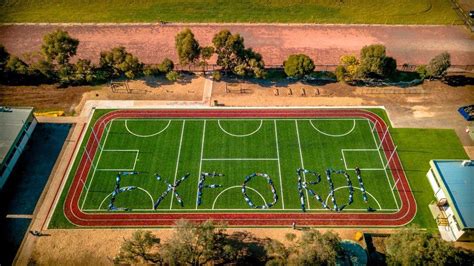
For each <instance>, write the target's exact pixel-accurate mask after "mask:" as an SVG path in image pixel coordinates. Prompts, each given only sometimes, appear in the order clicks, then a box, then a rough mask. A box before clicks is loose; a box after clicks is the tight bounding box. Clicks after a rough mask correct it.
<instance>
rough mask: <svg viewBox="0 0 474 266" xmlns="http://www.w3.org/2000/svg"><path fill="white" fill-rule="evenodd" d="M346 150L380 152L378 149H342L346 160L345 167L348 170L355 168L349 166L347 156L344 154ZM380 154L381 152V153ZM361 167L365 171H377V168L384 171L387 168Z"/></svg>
mask: <svg viewBox="0 0 474 266" xmlns="http://www.w3.org/2000/svg"><path fill="white" fill-rule="evenodd" d="M344 151H377V152H379V151H378V150H377V149H341V153H342V160H343V161H344V167H345V168H346V170H347V171H349V170H355V168H349V167H347V163H346V156H345V155H344ZM379 155H380V153H379ZM382 166H383V165H382ZM359 169H360V170H364V171H377V170H380V171H384V170H385V168H362V167H360V168H359Z"/></svg>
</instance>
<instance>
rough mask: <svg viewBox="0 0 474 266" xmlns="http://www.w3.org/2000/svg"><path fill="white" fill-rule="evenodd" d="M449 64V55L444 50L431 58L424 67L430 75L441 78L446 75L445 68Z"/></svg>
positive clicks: (446, 68)
mask: <svg viewBox="0 0 474 266" xmlns="http://www.w3.org/2000/svg"><path fill="white" fill-rule="evenodd" d="M450 66H451V56H450V55H449V53H447V52H444V53H441V54H439V55H437V56H435V57H434V58H433V59H431V61H430V63H429V64H428V66H427V67H426V69H427V70H428V73H429V75H430V76H431V77H434V78H442V77H444V76H446V74H447V70H448V68H449V67H450Z"/></svg>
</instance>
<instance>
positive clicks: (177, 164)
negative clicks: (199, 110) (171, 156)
mask: <svg viewBox="0 0 474 266" xmlns="http://www.w3.org/2000/svg"><path fill="white" fill-rule="evenodd" d="M185 125H186V120H183V126H182V127H181V138H180V139H179V148H178V156H177V158H176V169H175V170H174V181H173V185H174V183H176V177H177V176H178V167H179V156H180V155H181V146H182V145H183V135H184V126H185ZM174 191H175V189H174V188H173V192H174ZM173 196H174V195H171V202H170V210H171V209H172V208H173V201H174V198H173Z"/></svg>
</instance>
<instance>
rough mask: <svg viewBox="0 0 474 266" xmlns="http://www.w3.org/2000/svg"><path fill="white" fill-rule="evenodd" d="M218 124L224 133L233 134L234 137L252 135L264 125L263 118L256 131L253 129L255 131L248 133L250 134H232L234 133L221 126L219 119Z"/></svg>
mask: <svg viewBox="0 0 474 266" xmlns="http://www.w3.org/2000/svg"><path fill="white" fill-rule="evenodd" d="M217 124H218V125H219V128H220V129H221V130H222V131H223V132H224V133H226V134H227V135H229V136H232V137H238V138H243V137H248V136H251V135H253V134H255V133H257V131H259V130H260V128H261V127H262V125H263V120H261V119H260V125H259V126H258V128H257V129H256V130H255V131H253V132H251V133H248V134H232V133H229V132H227V131H226V130H225V129H224V128H223V127H222V126H221V120H217Z"/></svg>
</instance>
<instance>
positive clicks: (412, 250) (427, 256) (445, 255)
mask: <svg viewBox="0 0 474 266" xmlns="http://www.w3.org/2000/svg"><path fill="white" fill-rule="evenodd" d="M385 246H386V250H387V253H386V255H387V262H388V263H389V264H398V265H472V262H473V255H472V253H470V254H468V253H465V252H464V251H462V250H461V249H457V248H455V247H454V246H453V245H452V244H451V243H449V242H446V241H444V240H442V239H440V238H439V237H434V236H433V235H431V234H430V233H427V232H424V231H420V230H417V229H416V228H408V229H404V230H400V231H399V232H397V233H395V234H392V235H390V236H389V237H388V238H387V240H385Z"/></svg>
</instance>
